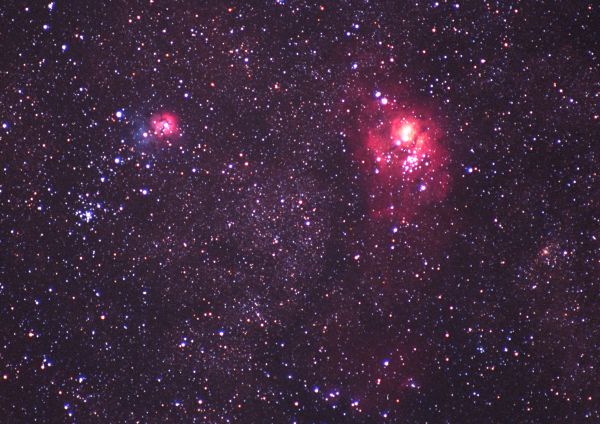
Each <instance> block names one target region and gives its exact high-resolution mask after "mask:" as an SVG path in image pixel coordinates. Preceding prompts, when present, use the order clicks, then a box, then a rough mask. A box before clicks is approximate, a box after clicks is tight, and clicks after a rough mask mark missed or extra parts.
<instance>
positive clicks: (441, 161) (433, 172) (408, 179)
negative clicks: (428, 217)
mask: <svg viewBox="0 0 600 424" xmlns="http://www.w3.org/2000/svg"><path fill="white" fill-rule="evenodd" d="M378 107H381V108H382V109H383V111H382V112H381V113H382V114H381V115H380V116H379V118H380V119H378V120H377V121H376V122H375V123H373V124H371V125H370V126H369V127H367V128H366V129H364V130H363V136H362V137H361V146H360V148H359V149H358V151H357V153H358V155H359V158H358V159H359V163H360V164H361V166H362V168H363V170H364V172H365V174H366V175H367V178H366V179H365V181H366V189H367V194H368V199H369V210H370V211H371V213H372V215H373V216H375V217H389V218H394V219H399V220H408V219H410V218H411V217H413V216H414V215H415V214H417V213H418V212H419V211H420V210H421V208H422V207H423V206H424V205H428V204H431V203H434V202H439V201H441V200H443V199H444V198H445V197H446V195H447V193H448V190H449V186H450V176H449V174H448V171H447V162H448V153H447V150H446V149H445V148H444V147H443V146H442V145H441V143H440V138H441V136H440V134H441V131H440V130H439V128H438V127H437V126H436V125H435V124H434V123H433V122H432V121H431V120H430V119H426V118H423V117H421V116H419V117H417V116H416V114H415V113H412V112H407V111H398V110H394V106H390V107H389V109H388V107H382V106H378ZM366 122H373V121H372V120H369V119H367V120H366Z"/></svg>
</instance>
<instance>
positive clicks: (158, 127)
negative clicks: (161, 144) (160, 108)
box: [150, 112, 178, 138]
mask: <svg viewBox="0 0 600 424" xmlns="http://www.w3.org/2000/svg"><path fill="white" fill-rule="evenodd" d="M150 124H151V128H152V133H153V134H154V135H155V136H156V137H158V138H168V137H173V136H176V135H177V134H178V120H177V116H175V115H174V114H172V113H169V112H160V113H155V114H154V115H152V117H151V118H150Z"/></svg>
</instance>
